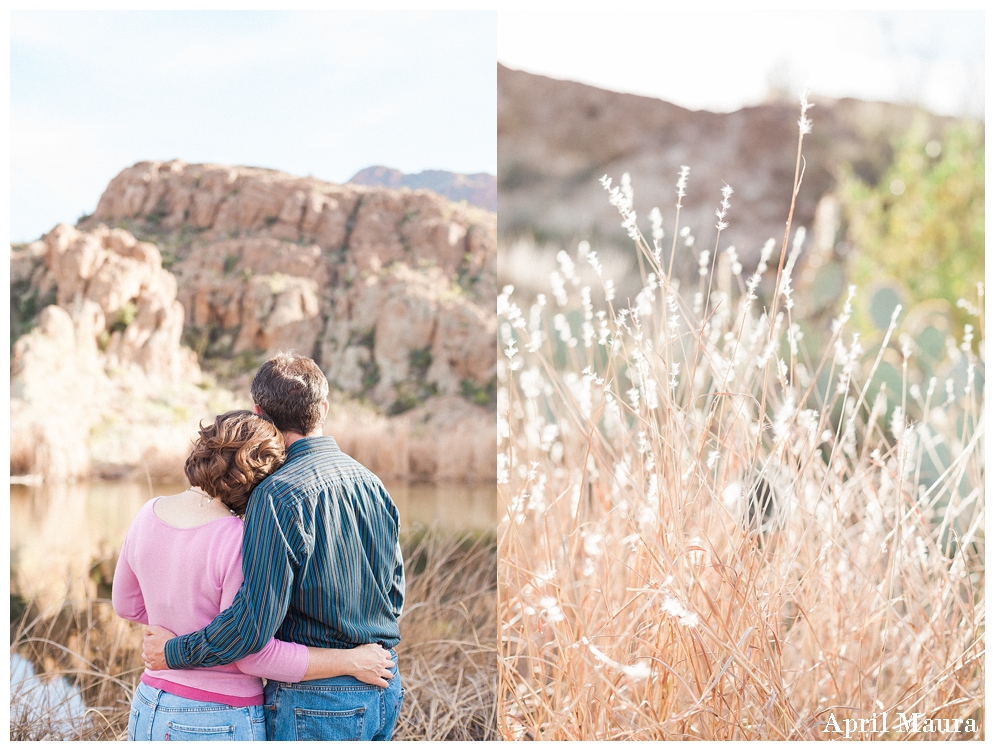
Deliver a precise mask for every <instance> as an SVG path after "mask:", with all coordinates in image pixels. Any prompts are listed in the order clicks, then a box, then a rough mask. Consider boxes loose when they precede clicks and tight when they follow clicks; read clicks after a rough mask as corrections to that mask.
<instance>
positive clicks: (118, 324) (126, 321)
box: [108, 300, 138, 334]
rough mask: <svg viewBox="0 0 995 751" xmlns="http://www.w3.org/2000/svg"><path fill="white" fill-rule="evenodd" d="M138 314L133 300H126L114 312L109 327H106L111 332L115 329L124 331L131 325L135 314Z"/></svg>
mask: <svg viewBox="0 0 995 751" xmlns="http://www.w3.org/2000/svg"><path fill="white" fill-rule="evenodd" d="M137 315H138V306H136V305H135V301H134V300H128V302H126V303H125V304H124V305H122V306H121V309H120V310H119V311H118V312H117V313H115V314H114V320H113V321H111V325H110V328H109V329H108V330H109V331H110V332H111V333H112V334H113V333H114V332H115V331H124V330H125V329H126V328H128V326H130V325H131V323H132V321H134V320H135V316H137Z"/></svg>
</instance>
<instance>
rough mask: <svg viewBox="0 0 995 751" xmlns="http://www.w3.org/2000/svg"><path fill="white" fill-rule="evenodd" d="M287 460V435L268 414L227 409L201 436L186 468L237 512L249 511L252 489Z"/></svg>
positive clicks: (189, 476) (195, 482) (198, 483)
mask: <svg viewBox="0 0 995 751" xmlns="http://www.w3.org/2000/svg"><path fill="white" fill-rule="evenodd" d="M285 459H286V449H285V447H284V444H283V434H282V433H280V431H279V430H277V429H276V426H275V425H274V424H273V423H272V422H271V421H270V420H267V419H266V418H264V417H260V416H259V415H257V414H255V413H253V412H249V411H248V410H244V409H240V410H235V411H233V412H225V413H224V414H223V415H218V416H217V417H216V418H215V419H214V423H213V424H211V425H208V426H206V427H205V426H204V425H203V424H201V426H200V435H199V436H198V437H197V440H196V441H194V446H193V451H191V452H190V456H188V457H187V461H186V464H184V465H183V471H184V472H185V473H186V476H187V480H189V481H190V484H191V485H196V486H198V487H199V488H200V489H201V490H203V491H205V492H206V493H209V494H210V495H212V496H213V497H215V498H220V499H221V502H222V503H223V504H225V505H226V506H227V507H228V508H230V509H231V510H232V511H234V512H235V513H236V514H238V515H239V516H241V515H243V514H244V513H245V507H246V505H247V504H248V502H249V494H250V493H251V492H252V489H253V488H254V487H255V486H256V485H258V484H259V482H261V481H262V480H263V479H264V478H265V477H267V476H268V475H270V474H272V473H273V472H275V471H276V470H277V469H279V468H280V467H281V466H282V465H283V462H284V460H285Z"/></svg>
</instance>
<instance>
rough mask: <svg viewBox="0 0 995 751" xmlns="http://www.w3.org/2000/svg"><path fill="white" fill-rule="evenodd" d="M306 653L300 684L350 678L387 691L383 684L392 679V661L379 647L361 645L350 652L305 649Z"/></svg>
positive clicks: (388, 654) (376, 645) (345, 650)
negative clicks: (302, 682)
mask: <svg viewBox="0 0 995 751" xmlns="http://www.w3.org/2000/svg"><path fill="white" fill-rule="evenodd" d="M307 651H308V663H307V672H306V673H305V674H304V677H303V678H302V679H301V680H303V681H313V680H317V679H319V678H334V677H335V676H339V675H351V676H352V677H353V678H355V679H356V680H359V681H362V682H363V683H369V684H370V685H371V686H378V687H379V688H387V682H388V681H389V680H390V679H391V678H393V677H394V674H393V673H392V672H391V668H392V667H394V661H393V660H392V659H391V657H390V652H388V651H387V650H386V649H384V648H383V647H381V646H380V645H379V644H363V645H362V646H359V647H353V648H352V649H320V648H318V647H308V648H307Z"/></svg>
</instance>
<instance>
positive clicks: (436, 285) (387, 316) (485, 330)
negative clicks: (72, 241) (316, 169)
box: [85, 161, 497, 412]
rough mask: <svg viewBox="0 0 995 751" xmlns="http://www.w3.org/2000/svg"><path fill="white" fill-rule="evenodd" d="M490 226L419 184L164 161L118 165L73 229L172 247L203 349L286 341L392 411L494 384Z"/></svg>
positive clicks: (241, 349)
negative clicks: (129, 234) (374, 184)
mask: <svg viewBox="0 0 995 751" xmlns="http://www.w3.org/2000/svg"><path fill="white" fill-rule="evenodd" d="M495 222H496V220H495V216H494V214H492V213H489V212H486V211H482V210H480V209H477V208H474V207H471V206H466V205H460V204H453V203H451V202H449V201H446V200H445V199H443V198H441V197H439V196H437V195H435V194H434V193H431V192H428V191H423V190H419V191H394V190H386V189H377V188H365V187H358V186H352V185H345V186H338V185H333V184H330V183H325V182H321V181H319V180H316V179H313V178H298V177H292V176H290V175H286V174H283V173H280V172H275V171H272V170H264V169H254V168H246V167H225V166H219V165H209V164H185V163H183V162H179V161H172V162H162V163H160V162H143V163H140V164H137V165H135V166H134V167H131V168H129V169H126V170H124V171H123V172H121V173H120V174H119V175H118V176H117V177H115V178H114V179H113V180H112V181H111V183H110V185H109V186H108V188H107V190H106V191H105V192H104V195H103V196H102V197H101V199H100V202H99V203H98V205H97V209H96V211H95V212H94V214H93V215H92V216H91V217H89V218H88V219H87V220H86V222H85V225H86V226H92V225H94V224H96V223H106V224H109V225H115V226H116V225H121V226H128V227H131V228H133V229H134V231H135V232H136V233H138V234H140V235H143V236H148V237H152V238H156V239H159V241H160V245H162V244H165V245H168V246H170V247H172V248H175V250H174V251H173V253H174V255H175V261H174V263H173V265H172V266H171V270H172V272H173V273H174V274H175V276H176V279H177V283H178V287H179V292H178V299H179V301H180V302H181V303H182V305H183V307H184V308H185V309H186V310H187V311H188V333H189V334H190V335H191V336H190V340H191V341H194V342H196V341H197V340H198V337H199V340H200V342H201V343H202V351H203V352H204V353H206V354H208V355H221V356H234V355H239V354H252V355H255V356H256V359H262V358H264V357H266V356H267V355H268V354H271V353H272V352H274V351H276V350H278V349H293V350H295V351H298V352H301V353H303V354H308V355H311V356H313V357H315V359H316V360H317V361H318V363H319V364H320V365H321V366H322V368H323V369H324V370H325V372H326V373H327V374H328V376H329V380H330V381H331V382H332V384H333V386H335V387H337V388H339V389H342V390H343V391H345V392H347V393H349V394H351V395H353V396H362V397H365V398H369V399H372V400H373V401H374V402H375V403H377V404H379V405H381V406H382V407H383V408H384V409H386V410H388V411H391V412H400V411H404V410H405V409H408V408H410V407H412V406H414V405H415V404H416V403H419V402H420V401H423V400H424V399H425V398H427V397H429V396H431V395H434V394H439V395H453V394H455V395H460V394H468V393H473V394H477V393H479V392H481V391H483V392H485V393H486V392H488V390H493V382H494V376H495V372H496V357H497V354H496V347H495V344H494V342H495V331H496V317H495V315H494V311H493V300H494V298H495V294H496V282H495V271H494V265H495V254H496V236H495V235H496V226H495Z"/></svg>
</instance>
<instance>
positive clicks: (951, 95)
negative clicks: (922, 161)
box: [498, 3, 985, 117]
mask: <svg viewBox="0 0 995 751" xmlns="http://www.w3.org/2000/svg"><path fill="white" fill-rule="evenodd" d="M844 4H845V3H840V5H844ZM726 5H729V6H731V5H732V4H726ZM737 5H739V4H737ZM748 5H749V4H747V5H745V6H743V7H702V8H692V7H689V5H688V4H687V3H683V4H681V5H680V7H674V6H673V5H670V4H666V5H664V4H660V5H659V6H658V7H655V8H652V9H647V8H627V9H626V10H625V12H617V13H606V12H604V11H598V10H595V11H594V12H591V11H588V10H577V11H576V12H572V13H562V12H558V11H552V10H545V9H538V10H535V9H532V10H527V11H526V10H513V11H502V12H500V13H499V14H498V60H499V61H500V62H502V63H504V64H505V65H508V66H510V67H512V68H518V69H520V70H527V71H530V72H532V73H540V74H543V75H547V76H552V77H553V78H561V79H567V80H572V81H580V82H582V83H588V84H591V85H593V86H598V87H600V88H605V89H611V90H613V91H624V92H628V93H632V94H642V95H644V96H652V97H656V98H659V99H665V100H667V101H669V102H673V103H674V104H679V105H681V106H683V107H687V108H689V109H707V110H712V111H719V112H728V111H732V110H736V109H739V108H741V107H744V106H748V105H754V104H758V103H759V102H761V101H762V100H763V98H764V96H765V94H766V93H767V91H768V88H769V86H770V84H772V83H774V84H777V85H779V86H781V87H787V88H788V89H797V90H798V91H799V92H800V91H801V89H802V88H804V87H805V86H806V85H807V86H808V87H809V88H810V90H811V91H812V93H813V94H816V95H823V96H829V97H835V98H838V97H856V98H858V99H869V100H879V101H890V102H910V103H915V104H920V105H923V106H925V107H927V108H928V109H930V110H933V111H934V112H937V113H939V114H944V115H954V116H963V115H968V116H972V117H982V116H983V114H984V106H985V14H984V12H983V11H981V10H967V11H960V10H958V11H941V10H930V11H918V10H854V9H852V8H849V9H836V10H803V9H796V10H759V9H756V8H752V7H748ZM799 5H804V4H799Z"/></svg>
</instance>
